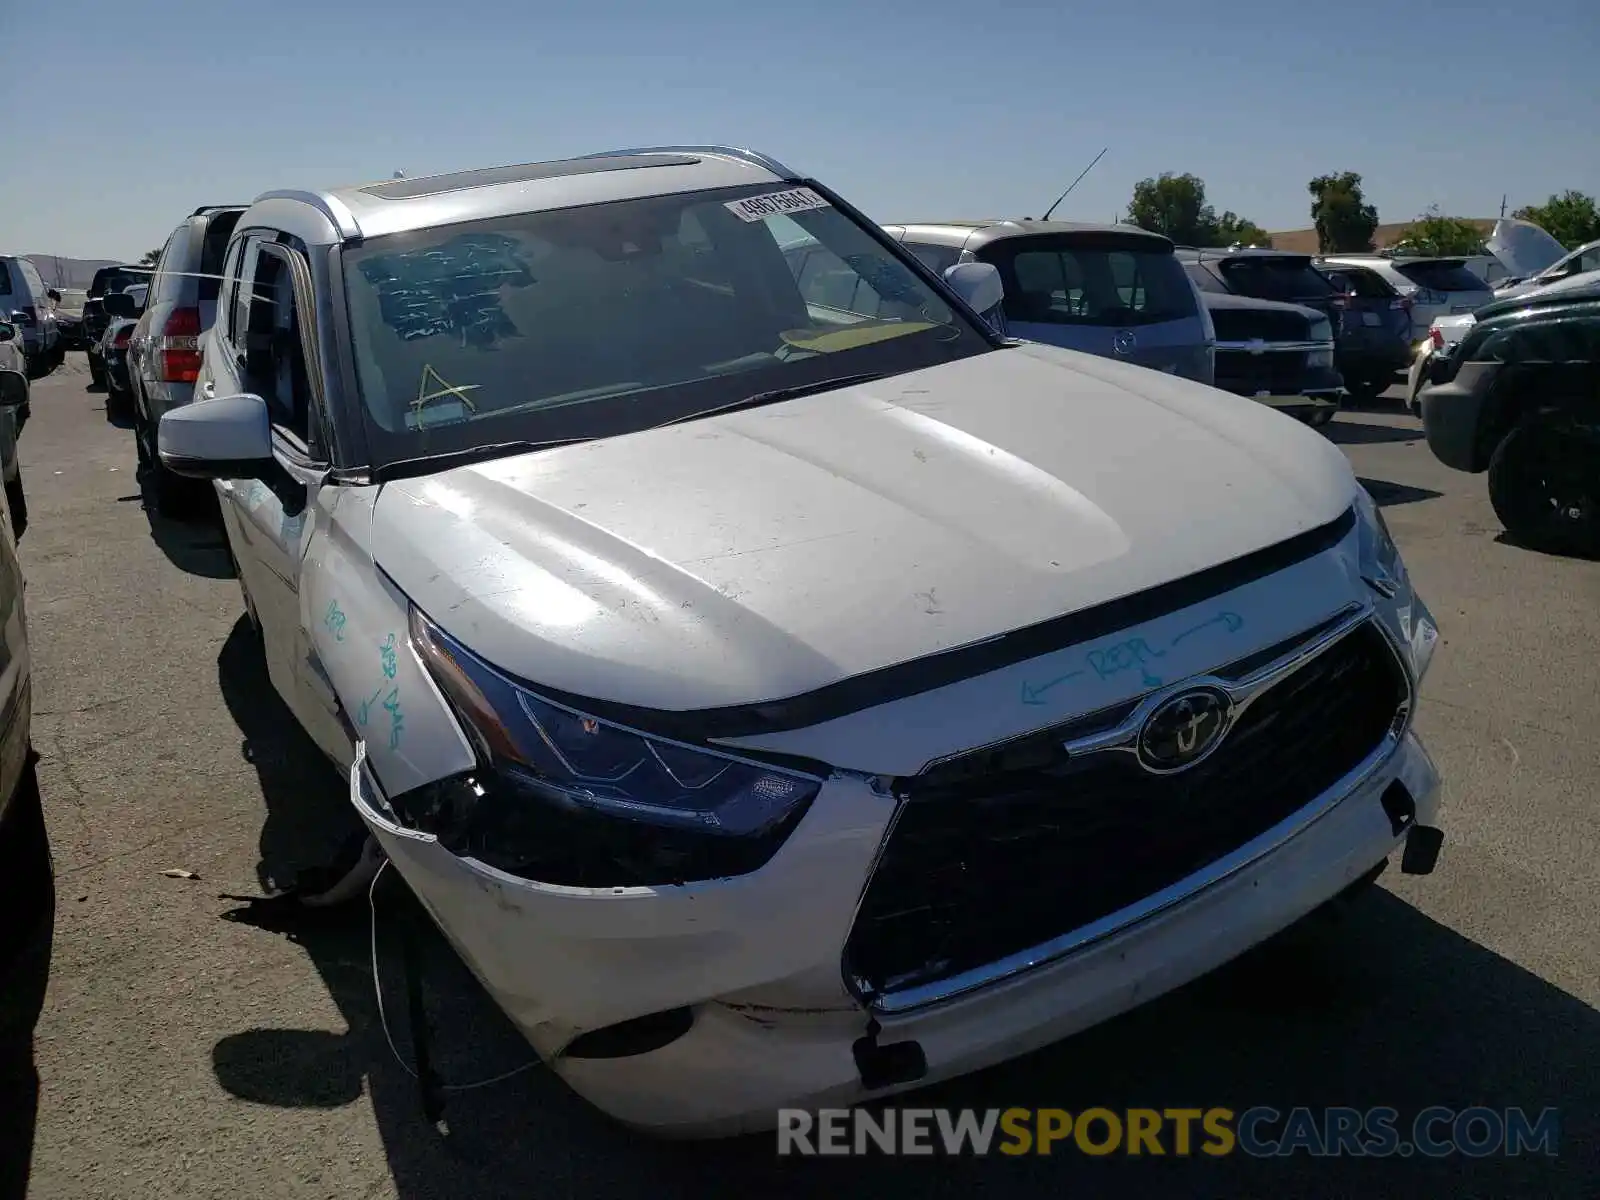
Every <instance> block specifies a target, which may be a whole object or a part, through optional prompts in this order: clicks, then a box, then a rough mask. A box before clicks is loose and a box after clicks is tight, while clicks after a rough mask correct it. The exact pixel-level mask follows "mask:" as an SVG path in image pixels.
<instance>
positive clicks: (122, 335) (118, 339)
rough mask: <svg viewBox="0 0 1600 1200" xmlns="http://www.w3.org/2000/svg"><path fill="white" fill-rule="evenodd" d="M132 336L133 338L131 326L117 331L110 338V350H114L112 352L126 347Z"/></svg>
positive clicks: (125, 326)
mask: <svg viewBox="0 0 1600 1200" xmlns="http://www.w3.org/2000/svg"><path fill="white" fill-rule="evenodd" d="M132 336H133V326H132V325H124V326H123V327H122V328H121V329H119V330H117V332H116V333H115V334H113V335H112V337H111V347H112V349H114V350H120V349H122V348H123V347H124V346H126V345H127V344H128V339H129V338H131V337H132Z"/></svg>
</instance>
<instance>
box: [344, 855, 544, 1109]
mask: <svg viewBox="0 0 1600 1200" xmlns="http://www.w3.org/2000/svg"><path fill="white" fill-rule="evenodd" d="M388 869H389V861H388V860H387V859H385V860H384V862H383V865H382V866H380V867H379V868H378V873H377V874H376V875H374V876H373V877H372V883H371V884H370V885H369V886H368V888H367V907H368V908H369V909H370V910H371V913H372V921H371V928H372V992H373V995H374V996H375V997H376V998H377V1001H378V1023H379V1024H380V1025H382V1026H383V1040H384V1041H386V1042H388V1043H389V1053H390V1054H392V1055H394V1060H395V1062H397V1063H399V1064H400V1069H401V1070H402V1071H404V1072H405V1073H406V1074H407V1075H409V1076H411V1078H413V1079H415V1078H416V1077H417V1072H416V1070H415V1069H414V1068H413V1067H412V1066H411V1064H410V1063H408V1062H406V1060H405V1058H404V1057H403V1056H402V1055H401V1053H400V1048H399V1047H398V1046H396V1045H395V1044H394V1034H393V1033H391V1032H390V1030H389V1016H388V1013H387V1012H385V1011H384V1007H383V980H382V978H381V977H380V976H379V974H378V895H377V893H378V880H380V879H382V878H383V873H384V872H385V871H387V870H388ZM541 1063H542V1060H541V1059H540V1058H539V1057H538V1056H537V1055H535V1056H534V1058H533V1059H532V1060H531V1061H529V1062H525V1063H523V1064H522V1065H521V1066H520V1067H513V1068H512V1069H511V1070H509V1071H503V1072H501V1073H500V1074H499V1075H491V1076H490V1077H489V1078H488V1079H479V1080H477V1081H476V1082H473V1083H447V1084H444V1085H443V1086H442V1087H441V1089H440V1090H441V1091H445V1092H470V1091H472V1090H474V1089H475V1088H485V1087H488V1086H489V1085H490V1084H494V1083H504V1082H505V1081H506V1080H507V1079H510V1078H512V1077H513V1076H516V1075H521V1074H522V1073H523V1072H524V1071H531V1070H533V1068H534V1067H537V1066H540V1065H541Z"/></svg>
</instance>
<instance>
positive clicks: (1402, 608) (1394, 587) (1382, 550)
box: [1356, 485, 1439, 680]
mask: <svg viewBox="0 0 1600 1200" xmlns="http://www.w3.org/2000/svg"><path fill="white" fill-rule="evenodd" d="M1356 515H1357V521H1356V528H1357V533H1358V536H1359V538H1360V550H1359V554H1360V570H1361V578H1362V579H1363V580H1364V581H1365V582H1366V585H1367V586H1368V587H1370V588H1371V589H1372V590H1373V591H1374V592H1376V593H1377V594H1378V596H1379V597H1380V598H1381V599H1382V600H1384V601H1386V602H1388V603H1387V604H1385V605H1383V606H1382V607H1383V609H1384V619H1385V620H1386V622H1387V623H1388V624H1389V625H1390V627H1391V628H1392V629H1393V630H1394V632H1395V633H1397V634H1398V635H1399V638H1400V641H1401V643H1402V644H1403V645H1404V646H1405V647H1406V653H1407V654H1408V655H1409V656H1410V658H1411V668H1412V672H1413V674H1414V676H1415V677H1416V678H1417V679H1418V680H1420V679H1421V678H1422V677H1423V676H1424V675H1426V674H1427V673H1428V667H1429V666H1430V665H1432V662H1433V651H1434V647H1435V645H1436V644H1437V643H1438V640H1439V627H1438V625H1437V624H1435V622H1434V619H1433V614H1432V613H1430V612H1429V611H1428V606H1427V605H1426V604H1424V603H1423V602H1422V599H1421V597H1419V596H1418V595H1417V594H1416V589H1415V588H1414V587H1412V584H1411V576H1410V575H1409V574H1408V573H1407V571H1406V564H1405V561H1404V560H1403V559H1402V558H1401V557H1400V547H1399V546H1397V545H1396V544H1395V540H1394V535H1393V534H1391V533H1390V532H1389V525H1388V522H1386V521H1385V520H1384V519H1383V509H1381V508H1380V507H1379V506H1378V502H1377V501H1376V500H1374V499H1373V498H1372V494H1371V493H1370V492H1368V491H1367V489H1366V488H1364V487H1361V486H1359V485H1358V486H1357V488H1356Z"/></svg>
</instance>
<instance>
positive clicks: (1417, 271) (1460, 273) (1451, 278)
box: [1394, 260, 1489, 292]
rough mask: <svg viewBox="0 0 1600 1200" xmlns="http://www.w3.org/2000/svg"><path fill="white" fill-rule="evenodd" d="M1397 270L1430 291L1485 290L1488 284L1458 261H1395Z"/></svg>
mask: <svg viewBox="0 0 1600 1200" xmlns="http://www.w3.org/2000/svg"><path fill="white" fill-rule="evenodd" d="M1394 269H1395V270H1396V271H1399V272H1400V274H1402V275H1404V276H1405V277H1406V278H1407V279H1409V280H1410V281H1411V282H1412V283H1414V284H1416V285H1417V286H1418V287H1424V288H1427V289H1428V290H1429V291H1431V292H1486V291H1488V290H1489V285H1488V284H1486V283H1484V281H1483V280H1482V279H1480V278H1479V277H1478V276H1477V275H1475V274H1473V273H1472V272H1471V271H1469V270H1468V269H1467V265H1466V264H1465V263H1463V262H1459V261H1454V260H1452V261H1448V262H1412V263H1395V265H1394Z"/></svg>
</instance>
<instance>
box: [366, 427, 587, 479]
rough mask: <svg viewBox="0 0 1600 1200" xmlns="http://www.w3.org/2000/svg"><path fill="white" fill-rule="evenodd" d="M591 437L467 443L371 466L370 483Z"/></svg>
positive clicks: (573, 442)
mask: <svg viewBox="0 0 1600 1200" xmlns="http://www.w3.org/2000/svg"><path fill="white" fill-rule="evenodd" d="M593 440H594V439H593V438H587V437H570V438H552V439H551V440H549V441H547V442H495V443H492V444H491V445H487V446H469V447H467V448H466V449H465V450H446V451H444V452H443V453H440V454H425V455H423V456H421V457H420V458H402V459H397V460H396V461H394V462H390V463H384V464H383V465H382V466H381V467H376V468H374V469H373V472H372V482H373V483H383V482H385V481H386V480H390V479H405V478H407V477H409V476H413V475H432V474H434V473H435V472H436V471H448V470H450V468H452V467H464V466H467V465H469V464H471V463H477V462H487V461H489V460H490V459H494V458H507V457H509V456H510V455H513V454H527V453H529V452H530V451H533V450H554V449H556V448H557V447H559V446H575V445H577V444H578V443H579V442H590V441H593Z"/></svg>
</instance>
